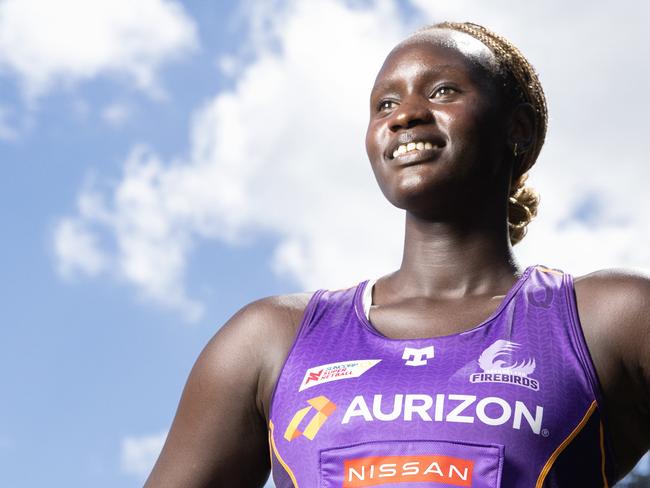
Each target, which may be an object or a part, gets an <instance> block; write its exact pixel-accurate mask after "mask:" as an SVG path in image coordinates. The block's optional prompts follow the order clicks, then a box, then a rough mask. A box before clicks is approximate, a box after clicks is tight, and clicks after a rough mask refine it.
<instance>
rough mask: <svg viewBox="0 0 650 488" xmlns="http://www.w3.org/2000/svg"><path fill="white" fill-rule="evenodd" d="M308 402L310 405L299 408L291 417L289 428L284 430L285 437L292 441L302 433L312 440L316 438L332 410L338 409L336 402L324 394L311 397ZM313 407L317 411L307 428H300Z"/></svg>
mask: <svg viewBox="0 0 650 488" xmlns="http://www.w3.org/2000/svg"><path fill="white" fill-rule="evenodd" d="M307 403H309V406H308V407H305V408H301V409H300V410H298V411H297V412H296V414H295V415H294V416H293V418H292V419H291V422H289V426H288V427H287V430H285V431H284V438H285V439H286V440H288V441H292V440H294V439H297V438H298V437H300V436H301V435H304V436H305V437H306V438H307V439H309V440H310V441H311V440H314V437H315V436H316V434H318V431H319V430H320V428H321V427H322V426H323V424H324V423H325V422H326V421H327V419H328V418H329V416H330V415H332V412H334V410H336V404H334V403H333V402H331V401H330V400H329V398H327V397H324V396H322V395H321V396H317V397H314V398H310V399H309V400H307ZM312 408H313V409H315V410H316V413H315V414H314V416H313V417H312V419H311V420H310V421H309V423H308V424H307V426H306V427H305V430H303V431H301V430H299V429H298V427H299V425H300V423H301V422H302V420H303V419H304V418H305V416H306V415H307V414H308V413H309V411H310V410H311V409H312Z"/></svg>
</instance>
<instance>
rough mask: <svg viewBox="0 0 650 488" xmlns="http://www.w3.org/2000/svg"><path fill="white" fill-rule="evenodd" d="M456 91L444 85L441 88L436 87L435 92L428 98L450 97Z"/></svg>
mask: <svg viewBox="0 0 650 488" xmlns="http://www.w3.org/2000/svg"><path fill="white" fill-rule="evenodd" d="M456 91H457V90H456V89H455V88H452V87H451V86H448V85H444V86H441V87H438V88H436V89H435V91H434V92H433V93H432V94H431V97H430V98H440V97H441V96H443V97H444V96H446V95H451V94H452V93H455V92H456Z"/></svg>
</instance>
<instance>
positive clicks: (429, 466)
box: [343, 455, 474, 488]
mask: <svg viewBox="0 0 650 488" xmlns="http://www.w3.org/2000/svg"><path fill="white" fill-rule="evenodd" d="M473 469H474V462H473V461H472V460H470V459H462V458H457V457H451V456H440V455H433V456H371V457H364V458H357V459H345V460H344V478H343V488H359V487H364V486H376V485H383V484H386V483H391V484H397V483H418V482H420V483H440V484H444V485H452V486H472V470H473Z"/></svg>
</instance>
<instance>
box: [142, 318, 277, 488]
mask: <svg viewBox="0 0 650 488" xmlns="http://www.w3.org/2000/svg"><path fill="white" fill-rule="evenodd" d="M249 307H250V306H249ZM253 308H254V307H253ZM260 315H261V313H260V312H259V311H257V312H256V311H254V310H251V309H249V310H246V308H244V309H242V310H241V311H240V312H238V314H236V315H235V316H234V317H233V318H232V319H231V320H229V321H228V323H226V325H224V327H223V328H222V329H221V330H220V331H219V332H218V333H217V334H216V335H215V336H214V337H213V338H212V340H211V341H210V342H209V343H208V345H207V346H206V347H205V348H204V350H203V351H202V352H201V354H200V356H199V358H198V359H197V361H196V363H195V365H194V367H193V368H192V371H191V373H190V375H189V378H188V380H187V383H186V385H185V388H184V390H183V394H182V396H181V400H180V403H179V406H178V410H177V412H176V416H175V418H174V421H173V423H172V426H171V429H170V432H169V434H168V436H167V440H166V442H165V445H164V447H163V450H162V452H161V454H160V457H159V459H158V461H157V463H156V465H155V467H154V469H153V471H152V473H151V475H150V476H149V479H148V480H147V483H146V484H145V486H146V487H147V488H154V487H155V488H161V487H170V488H171V487H174V488H175V487H183V488H193V487H197V488H198V487H209V486H241V487H259V486H262V485H263V484H264V481H265V480H266V478H267V476H268V472H269V469H270V463H269V455H268V443H267V430H266V425H265V421H264V418H263V416H262V415H261V414H260V412H259V409H258V405H257V403H256V398H257V387H258V380H259V373H260V368H261V367H262V365H263V358H262V356H261V353H260V348H259V347H258V344H259V342H258V341H259V337H258V335H257V334H256V332H257V331H256V323H257V321H260V320H263V317H260Z"/></svg>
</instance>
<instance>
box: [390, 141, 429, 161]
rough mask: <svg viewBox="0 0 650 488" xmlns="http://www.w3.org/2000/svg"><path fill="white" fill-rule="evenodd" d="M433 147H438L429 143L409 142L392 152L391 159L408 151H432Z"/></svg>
mask: <svg viewBox="0 0 650 488" xmlns="http://www.w3.org/2000/svg"><path fill="white" fill-rule="evenodd" d="M434 147H438V146H437V145H434V144H431V143H430V142H422V141H418V142H409V143H408V144H401V145H400V146H398V148H397V149H395V151H393V157H394V158H396V157H397V156H400V155H402V154H404V153H405V152H408V151H422V150H423V149H433V148H434Z"/></svg>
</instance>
